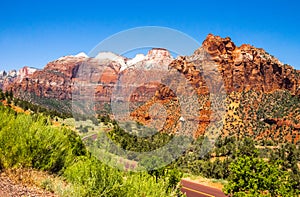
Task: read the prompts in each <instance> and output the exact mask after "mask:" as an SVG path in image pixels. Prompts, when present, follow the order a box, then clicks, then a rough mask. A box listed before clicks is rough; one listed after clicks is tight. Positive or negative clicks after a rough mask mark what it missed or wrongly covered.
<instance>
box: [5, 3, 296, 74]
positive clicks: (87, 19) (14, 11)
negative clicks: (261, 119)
mask: <svg viewBox="0 0 300 197" xmlns="http://www.w3.org/2000/svg"><path fill="white" fill-rule="evenodd" d="M196 2H198V3H196ZM299 7H300V3H299V1H289V3H287V1H279V0H272V1H261V0H260V1H258V0H251V1H240V0H239V1H238V0H234V1H189V0H185V1H163V0H160V1H156V0H150V1H149V0H148V1H130V0H128V1H112V0H110V1H88V0H86V1H75V0H73V1H57V0H51V1H48V0H44V1H37V0H36V1H32V0H26V1H8V0H6V1H2V2H1V8H0V70H3V69H5V70H9V69H13V68H16V69H19V68H21V67H23V66H25V65H27V66H32V67H37V68H42V67H44V66H45V65H46V63H47V62H49V61H51V60H55V59H57V58H59V57H61V56H64V55H68V54H76V53H78V52H81V51H84V52H86V53H88V52H89V51H90V50H92V49H93V48H94V47H95V46H96V45H97V44H98V43H99V42H100V41H102V40H103V39H105V38H107V37H108V36H110V35H112V34H115V33H117V32H119V31H122V30H126V29H128V28H134V27H138V26H164V27H170V28H174V29H177V30H179V31H182V32H184V33H186V34H188V35H190V36H192V37H193V38H195V39H196V40H197V41H199V42H202V41H203V40H204V39H205V37H206V36H207V34H208V33H213V34H217V35H220V36H223V37H226V36H229V37H231V38H232V40H233V41H234V42H235V43H236V44H237V45H241V44H242V43H249V44H252V45H254V46H256V47H259V48H264V49H265V50H267V51H268V52H269V53H270V54H272V55H274V56H276V57H278V58H279V60H281V61H282V62H284V63H288V64H291V65H293V66H294V67H296V68H297V69H300V36H299V35H300V31H299V30H300V14H299Z"/></svg>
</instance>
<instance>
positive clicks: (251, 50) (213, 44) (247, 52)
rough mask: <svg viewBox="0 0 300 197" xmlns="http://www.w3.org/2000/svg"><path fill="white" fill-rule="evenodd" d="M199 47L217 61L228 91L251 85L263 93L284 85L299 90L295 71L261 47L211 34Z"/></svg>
mask: <svg viewBox="0 0 300 197" xmlns="http://www.w3.org/2000/svg"><path fill="white" fill-rule="evenodd" d="M203 48H204V49H205V50H206V51H207V53H209V54H210V56H211V58H212V59H213V60H214V61H215V62H217V63H218V64H219V70H220V72H221V74H222V76H223V80H224V84H225V87H226V90H227V91H228V92H232V91H239V92H240V91H243V90H250V89H252V90H257V91H263V92H266V93H267V92H272V91H274V90H278V89H287V90H289V91H291V92H292V93H293V94H299V90H298V84H299V76H298V75H299V74H298V73H299V71H296V70H295V69H294V68H292V67H291V66H288V65H284V64H282V63H281V62H280V61H279V60H278V59H276V58H275V57H273V56H271V55H269V54H268V53H267V52H266V51H264V50H263V49H258V48H255V47H253V46H250V45H247V44H243V45H242V46H240V47H236V46H235V44H234V43H233V42H232V41H231V39H230V38H228V37H227V38H221V37H219V36H214V35H212V34H209V35H208V36H207V38H206V40H205V41H204V42H203ZM195 53H197V51H196V52H195Z"/></svg>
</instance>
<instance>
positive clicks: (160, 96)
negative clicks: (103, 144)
mask: <svg viewBox="0 0 300 197" xmlns="http://www.w3.org/2000/svg"><path fill="white" fill-rule="evenodd" d="M204 53H205V54H208V56H209V57H208V58H209V60H210V61H212V62H214V63H215V64H216V65H217V69H210V68H208V67H209V65H207V64H205V61H203V60H202V58H203V57H202V56H203V54H204ZM199 61H200V62H199ZM83 65H85V66H86V68H88V69H86V70H84V69H82V68H83ZM195 65H197V66H195ZM99 67H101V69H99ZM205 67H206V68H205ZM141 69H144V70H147V69H148V70H150V69H151V72H145V73H146V74H145V76H144V77H145V78H147V79H151V77H152V78H154V79H155V77H156V76H157V75H159V74H160V73H159V72H161V71H166V72H168V71H169V70H174V71H176V72H179V73H182V74H183V76H184V77H185V78H186V79H187V81H188V83H189V84H190V85H191V86H192V87H193V88H194V90H195V91H196V93H197V95H198V96H199V98H200V97H201V98H202V97H205V98H203V100H204V101H203V102H202V101H201V102H202V105H203V108H202V109H201V110H200V112H199V117H197V118H194V119H195V121H197V122H198V123H199V126H198V129H197V131H193V132H194V133H193V135H195V136H198V135H201V134H203V133H204V132H205V128H206V127H207V126H208V124H209V123H210V122H211V121H221V120H220V119H218V118H217V119H216V120H212V117H211V109H210V107H211V106H210V102H209V100H208V97H207V96H208V95H209V93H211V92H215V93H217V92H220V91H222V90H224V92H226V93H227V99H226V102H227V104H228V106H226V116H225V124H224V128H223V131H222V134H223V135H232V134H234V135H240V133H245V130H247V132H248V134H249V135H250V136H251V135H253V136H254V137H257V138H267V139H268V138H274V136H275V138H277V139H282V140H288V141H292V140H293V141H298V139H299V132H298V130H297V125H298V122H297V119H298V117H300V116H299V114H298V113H300V112H298V111H296V110H294V108H292V107H290V108H289V107H287V106H292V105H298V101H297V99H298V98H299V95H300V89H299V87H300V86H299V85H300V71H298V70H295V69H294V68H293V67H291V66H289V65H286V64H283V63H281V62H280V61H279V60H278V59H276V58H275V57H273V56H272V55H270V54H268V53H267V52H266V51H265V50H263V49H259V48H255V47H253V46H251V45H248V44H243V45H241V46H240V47H237V46H236V45H235V44H234V43H233V42H232V41H231V39H230V38H229V37H227V38H221V37H219V36H214V35H212V34H209V35H208V36H207V38H206V39H205V40H204V41H203V44H202V47H201V48H199V49H197V50H196V51H195V52H194V54H192V55H191V56H187V57H182V56H180V57H177V58H173V57H172V56H171V55H170V53H169V52H168V51H167V50H165V49H152V50H150V51H149V52H148V54H147V55H143V54H138V55H136V57H135V58H132V59H129V58H126V57H122V56H119V55H117V54H113V53H110V52H105V53H100V54H98V55H97V56H96V57H95V58H91V57H88V56H87V55H85V54H83V53H80V54H78V55H75V56H65V57H61V58H59V59H58V60H55V61H52V62H49V63H48V64H47V65H46V66H45V68H44V69H42V70H35V69H31V68H28V67H26V68H23V69H21V70H20V71H19V72H18V73H15V72H12V73H10V74H8V73H5V72H1V73H0V84H2V88H3V89H4V90H5V91H10V90H11V91H12V92H13V93H14V95H15V96H17V97H19V98H22V99H25V100H28V101H31V102H35V103H40V104H43V105H45V106H47V107H54V108H57V109H60V110H66V111H68V110H69V111H70V110H71V105H70V103H69V101H70V100H71V99H72V94H74V93H76V92H78V91H79V90H78V87H76V84H78V83H81V82H84V81H82V80H87V81H90V82H91V81H92V82H95V84H96V86H95V89H94V96H95V100H96V101H97V102H98V105H97V106H96V108H97V110H98V111H99V113H101V110H102V109H103V107H104V104H105V103H109V102H110V101H111V98H112V94H113V89H114V87H115V86H116V85H117V83H118V81H120V80H123V82H124V83H126V84H135V83H137V78H136V76H138V75H137V71H138V70H141ZM203 69H204V70H206V71H208V73H203ZM97 72H98V73H97ZM99 72H101V73H99ZM203 75H206V77H207V76H208V77H211V78H212V79H214V78H213V76H216V75H220V76H221V79H217V80H216V81H213V89H211V87H209V84H207V83H206V81H205V80H204V78H205V77H204V76H203ZM82 76H84V77H82ZM171 76H172V75H171ZM174 76H175V75H174ZM166 82H167V81H166ZM74 84H75V85H74ZM177 85H178V86H179V87H178V88H177V90H178V91H179V92H180V90H179V89H180V86H181V84H180V83H178V84H177ZM122 88H125V89H124V91H126V87H122ZM128 91H129V90H128ZM178 91H177V94H178ZM175 97H176V94H175V93H174V91H172V90H171V89H168V87H166V85H163V84H159V83H156V82H155V83H151V82H149V83H147V82H145V84H144V85H142V86H140V87H138V88H137V89H136V90H135V92H133V93H132V95H131V97H130V100H131V101H132V106H131V109H132V113H131V116H132V119H134V120H137V121H139V122H142V123H144V124H148V123H149V122H151V116H150V115H149V114H148V113H146V111H147V110H149V109H150V107H151V105H153V104H154V103H161V104H162V105H164V106H165V108H166V109H167V110H166V111H167V112H166V113H167V116H168V118H167V120H166V124H165V125H164V128H163V129H162V130H165V131H167V132H176V128H177V126H176V125H178V124H179V122H180V120H182V117H181V116H180V109H179V107H178V105H179V103H178V100H176V99H175ZM253 99H256V100H253ZM268 99H269V100H268ZM266 100H268V102H266ZM284 100H285V101H284ZM258 101H259V102H258ZM199 102H200V100H199ZM290 102H296V104H291V103H290ZM61 103H64V104H61ZM67 103H68V104H67ZM261 103H264V105H265V106H261ZM170 106H171V108H172V109H170ZM294 107H296V108H297V106H294ZM299 107H300V106H299ZM279 108H280V109H279ZM283 109H284V112H282V113H281V114H277V112H278V111H282V110H283ZM276 110H277V112H276ZM108 111H109V110H108ZM250 112H251V113H250ZM251 114H252V115H251ZM281 119H285V121H283V120H282V121H281ZM267 120H274V121H271V122H270V121H267ZM286 120H288V123H289V126H288V128H289V129H286V124H282V123H283V122H287V121H286ZM277 122H279V124H277ZM172 125H173V126H172ZM174 125H175V126H174ZM280 129H281V130H282V132H286V133H284V134H278V133H276V132H277V131H278V130H280ZM248 134H247V135H248ZM280 135H282V136H283V137H280ZM272 136H273V137H272Z"/></svg>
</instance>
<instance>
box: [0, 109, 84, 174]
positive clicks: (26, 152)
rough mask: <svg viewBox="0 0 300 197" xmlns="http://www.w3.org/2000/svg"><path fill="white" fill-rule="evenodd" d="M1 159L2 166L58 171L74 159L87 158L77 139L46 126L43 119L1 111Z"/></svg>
mask: <svg viewBox="0 0 300 197" xmlns="http://www.w3.org/2000/svg"><path fill="white" fill-rule="evenodd" d="M0 118H1V120H2V121H1V123H0V129H1V130H0V159H1V161H2V162H3V165H4V167H28V168H36V169H42V170H47V171H50V172H53V173H54V172H60V171H61V170H63V169H64V168H65V166H68V165H69V164H70V163H71V162H72V161H73V160H74V158H76V157H77V156H80V155H86V154H87V152H86V149H85V147H84V144H83V143H82V142H81V139H80V137H79V136H77V135H76V134H75V133H74V132H73V131H71V130H68V129H66V128H58V127H54V126H52V125H51V124H49V122H50V121H49V120H48V119H47V118H45V117H42V116H29V115H25V114H18V115H16V114H15V112H13V111H11V110H10V109H7V108H3V107H1V108H0Z"/></svg>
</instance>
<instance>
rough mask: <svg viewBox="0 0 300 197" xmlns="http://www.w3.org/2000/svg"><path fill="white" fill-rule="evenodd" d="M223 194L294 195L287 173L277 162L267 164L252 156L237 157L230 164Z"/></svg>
mask: <svg viewBox="0 0 300 197" xmlns="http://www.w3.org/2000/svg"><path fill="white" fill-rule="evenodd" d="M229 169H230V175H229V177H228V183H227V184H226V185H225V187H224V189H223V190H224V192H225V194H231V195H232V196H272V197H273V196H295V195H296V191H295V190H294V189H293V188H292V185H291V183H290V180H291V179H290V177H289V173H288V172H286V171H283V170H282V169H281V167H280V165H279V163H275V164H269V163H267V162H265V161H264V160H262V159H260V158H256V157H254V156H243V157H239V158H237V160H236V161H235V162H232V163H231V164H230V167H229Z"/></svg>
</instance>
